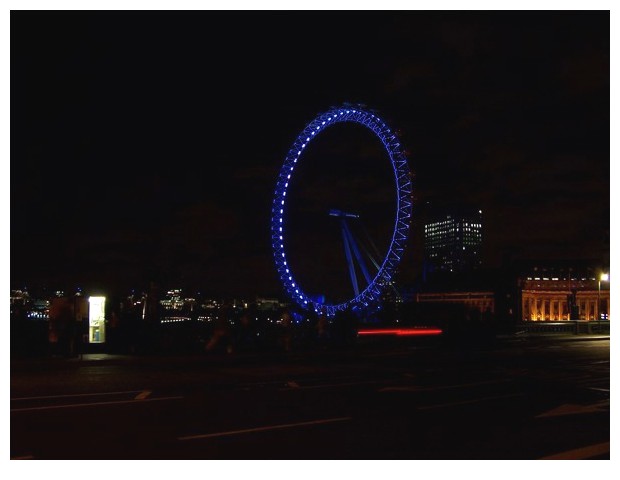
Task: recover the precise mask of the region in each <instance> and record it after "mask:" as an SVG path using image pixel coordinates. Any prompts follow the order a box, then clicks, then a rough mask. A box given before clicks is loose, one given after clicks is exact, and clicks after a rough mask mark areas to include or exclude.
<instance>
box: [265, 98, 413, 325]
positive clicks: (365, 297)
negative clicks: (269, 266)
mask: <svg viewBox="0 0 620 480" xmlns="http://www.w3.org/2000/svg"><path fill="white" fill-rule="evenodd" d="M345 113H347V114H351V115H349V116H347V118H346V119H342V121H344V122H354V123H358V124H361V125H363V126H365V127H367V128H368V129H370V130H371V131H372V132H373V133H374V134H375V135H376V136H377V137H378V139H379V140H380V141H381V143H382V144H383V145H384V148H385V149H386V151H387V153H388V155H389V158H390V161H391V163H392V167H393V170H394V176H395V180H396V181H395V186H396V190H397V192H396V193H397V208H396V218H395V223H394V231H393V234H392V240H391V244H390V246H389V249H388V252H387V254H386V255H385V258H384V259H383V263H382V265H381V267H380V268H379V272H378V273H377V275H376V276H375V278H374V279H373V280H372V281H371V282H370V284H369V285H368V286H367V287H366V289H365V290H364V291H362V292H361V294H358V295H357V296H356V297H354V298H353V299H351V300H349V301H347V302H344V303H341V304H338V305H327V304H326V303H325V301H324V300H323V302H321V303H315V302H308V301H307V300H305V298H306V297H305V294H304V293H303V292H302V291H301V290H300V289H299V287H298V286H297V285H296V284H295V283H293V280H292V276H291V275H289V273H290V272H289V270H288V268H286V276H281V277H280V278H281V280H282V282H283V283H284V286H285V290H286V291H287V292H289V295H290V296H291V298H292V300H293V301H294V302H296V303H298V305H300V306H302V307H303V308H312V309H314V310H316V311H317V313H319V312H320V311H321V310H323V309H325V310H324V311H326V313H327V315H328V316H329V317H330V318H331V317H333V316H334V315H335V314H336V312H338V311H344V310H345V309H346V308H347V307H354V308H357V309H362V310H363V309H365V308H364V307H367V306H370V305H371V303H372V304H373V308H374V307H376V306H377V300H378V299H379V297H380V295H381V292H382V290H383V288H385V285H386V284H388V283H389V281H390V279H391V277H392V275H393V273H394V271H395V269H396V267H397V264H398V262H399V261H400V258H401V257H402V254H403V251H404V248H405V244H406V241H407V236H408V234H409V228H410V221H411V210H412V202H411V198H412V193H413V192H412V184H411V181H410V171H409V168H408V165H407V159H406V157H405V155H404V154H403V152H402V151H401V150H400V144H399V142H398V139H397V138H396V136H395V135H394V133H393V131H392V130H391V129H389V128H387V126H386V124H385V122H383V121H382V120H381V118H379V117H378V116H376V115H375V114H374V113H371V112H368V111H364V110H359V109H355V110H344V109H342V108H338V109H334V110H331V111H329V112H326V113H323V114H321V115H319V116H318V117H316V118H315V119H314V120H313V121H312V122H310V123H309V124H308V125H307V126H306V128H305V129H304V130H303V131H302V133H301V134H300V135H299V136H298V138H297V139H296V140H295V142H294V143H293V147H291V149H292V148H298V149H299V148H300V147H299V146H300V145H302V142H304V139H305V142H309V141H310V139H311V138H313V137H314V136H315V134H316V133H317V132H319V131H320V129H321V126H324V125H326V123H327V122H330V123H329V124H330V125H334V124H335V123H336V122H334V123H331V121H332V120H336V119H337V117H338V116H343V115H344V114H345ZM306 146H308V145H307V143H303V146H302V147H301V148H302V149H304V148H305V147H306ZM301 153H302V150H301V149H300V150H297V157H295V156H294V154H293V151H289V153H288V155H287V157H286V160H285V163H284V165H283V166H282V169H281V172H280V176H279V178H281V179H282V180H280V181H279V182H278V184H277V186H276V190H275V195H276V201H277V199H278V198H279V199H280V201H281V205H284V201H285V197H286V189H287V188H288V185H289V182H288V180H290V178H291V175H292V172H293V169H294V167H293V166H292V165H291V164H290V162H293V163H294V164H295V163H296V162H297V160H298V159H299V157H300V156H301ZM289 167H290V168H289ZM284 175H286V179H284ZM276 201H274V204H275V203H276ZM283 213H284V209H283V208H281V209H280V215H278V214H277V212H276V209H275V208H274V209H273V213H272V232H273V234H272V235H275V232H277V231H279V232H282V231H283V230H282V224H283V219H282V215H283ZM278 237H279V238H280V240H281V242H280V243H279V244H277V243H275V242H272V248H273V250H274V253H275V261H276V266H277V267H278V271H282V270H284V269H285V266H286V265H287V262H286V261H285V260H284V257H285V254H284V253H283V250H284V238H283V234H282V235H278ZM278 253H280V254H281V257H280V255H278ZM280 258H282V260H280ZM287 277H288V279H287ZM293 292H295V293H297V294H298V295H294V294H293ZM297 296H298V297H299V299H297ZM300 300H301V301H300Z"/></svg>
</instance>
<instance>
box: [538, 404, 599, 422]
mask: <svg viewBox="0 0 620 480" xmlns="http://www.w3.org/2000/svg"><path fill="white" fill-rule="evenodd" d="M608 408H609V400H602V401H600V402H597V403H593V404H591V405H576V404H573V403H566V404H564V405H560V406H559V407H556V408H552V409H551V410H549V411H547V412H545V413H541V414H540V415H536V417H535V418H543V417H559V416H561V415H577V414H580V413H597V412H605V411H608V410H607V409H608Z"/></svg>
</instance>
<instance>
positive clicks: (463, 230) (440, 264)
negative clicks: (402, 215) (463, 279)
mask: <svg viewBox="0 0 620 480" xmlns="http://www.w3.org/2000/svg"><path fill="white" fill-rule="evenodd" d="M481 250H482V210H480V209H472V208H454V209H441V210H435V211H433V212H431V213H429V215H428V216H427V221H426V222H425V224H424V256H425V273H428V272H434V271H444V272H462V271H464V270H470V269H475V268H478V267H480V265H481V263H482V261H481V258H482V255H481V254H482V252H481Z"/></svg>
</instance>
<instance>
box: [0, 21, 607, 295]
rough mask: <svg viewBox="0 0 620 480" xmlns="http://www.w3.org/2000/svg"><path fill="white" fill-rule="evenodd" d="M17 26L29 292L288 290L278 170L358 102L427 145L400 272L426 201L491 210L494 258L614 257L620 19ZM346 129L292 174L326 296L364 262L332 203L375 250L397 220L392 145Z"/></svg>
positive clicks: (303, 249)
mask: <svg viewBox="0 0 620 480" xmlns="http://www.w3.org/2000/svg"><path fill="white" fill-rule="evenodd" d="M10 20H11V22H10V26H11V48H10V54H11V57H10V67H11V70H10V75H11V78H10V80H11V92H10V93H11V125H10V126H11V129H10V140H11V158H10V283H11V287H12V288H21V287H24V286H26V287H29V288H38V287H42V286H47V287H48V288H65V289H67V290H71V289H73V288H76V287H81V288H83V289H86V290H95V289H98V290H102V291H104V292H109V293H122V292H124V291H128V290H129V289H131V288H136V289H143V288H145V287H146V286H147V285H148V284H149V282H150V281H155V282H157V283H158V284H160V285H162V286H163V287H164V288H172V287H176V286H178V287H182V288H185V289H187V290H199V291H201V292H209V293H212V294H214V295H227V296H249V297H251V296H254V295H280V294H281V293H282V291H281V288H280V285H279V282H278V279H277V277H276V272H275V267H274V266H273V262H272V253H271V245H270V230H269V220H270V215H271V202H272V195H273V188H274V186H275V182H276V178H277V175H278V172H279V169H280V167H281V164H282V163H283V161H284V157H285V155H286V153H287V151H288V149H289V148H290V146H291V144H292V142H293V141H294V140H295V138H296V136H297V135H298V133H299V132H301V130H302V129H303V128H304V127H305V125H306V124H307V123H308V122H310V121H311V120H312V119H313V118H314V117H316V116H317V115H318V114H320V113H322V112H324V111H326V110H327V109H329V108H330V107H331V106H337V105H341V104H343V103H344V102H351V103H363V104H365V105H367V106H368V108H372V109H375V110H376V111H377V112H379V114H380V115H381V116H383V117H384V118H385V119H386V120H387V121H388V123H390V125H391V126H393V127H394V128H396V129H398V130H400V132H401V138H402V141H403V143H404V145H405V146H406V147H407V149H408V150H409V152H410V157H409V160H410V167H411V169H412V170H413V172H414V174H415V177H414V195H415V202H416V203H415V206H414V222H413V234H412V236H411V240H410V242H409V243H410V244H409V247H408V250H407V255H406V257H405V259H404V262H403V264H402V265H401V269H400V274H401V275H402V278H403V279H404V281H413V280H414V279H415V278H416V277H417V275H418V274H419V268H420V258H421V254H422V244H421V235H420V232H421V227H422V225H421V223H420V221H421V216H420V212H421V209H422V205H424V204H425V202H429V201H430V202H437V201H441V202H444V203H445V202H452V203H467V204H473V205H475V206H478V207H479V208H481V209H482V210H483V215H484V242H485V244H484V250H483V261H484V264H485V265H486V266H489V267H492V266H497V265H499V264H500V262H501V261H502V259H503V258H505V256H506V254H510V255H512V256H513V257H517V258H536V259H547V258H548V259H595V260H597V261H603V262H608V261H609V248H610V247H609V237H610V230H609V229H610V133H609V132H610V71H609V64H610V60H609V58H610V57H609V56H610V23H609V22H610V16H609V12H607V11H599V12H596V11H583V12H579V11H571V12H562V11H548V12H545V11H535V12H526V11H504V12H479V11H463V12H450V11H443V12H431V11H347V10H344V11H153V12H148V11H134V12H132V11H119V12H113V11H84V12H70V11H50V12H37V11H12V12H11V16H10ZM332 128H333V130H331V129H328V130H327V131H326V132H325V134H323V135H322V136H320V137H319V138H317V141H316V143H313V144H312V148H311V149H310V150H309V151H308V155H307V157H302V161H301V162H300V167H299V170H297V171H296V173H295V178H294V181H295V183H294V184H293V185H292V187H291V195H292V196H293V199H294V201H293V200H291V201H292V205H295V208H294V209H293V210H292V212H293V211H294V212H295V215H294V216H293V215H292V213H291V220H290V225H291V227H290V228H291V240H290V242H291V243H290V250H291V252H290V255H291V262H292V263H293V264H294V265H297V268H298V275H299V276H300V278H301V279H303V280H304V282H307V284H308V285H310V284H313V287H312V288H313V289H314V288H316V289H321V288H325V289H326V290H329V289H333V288H337V286H338V285H339V284H340V283H341V281H340V280H339V279H338V278H339V277H338V274H337V272H345V271H346V270H345V269H346V266H345V265H344V264H338V260H337V259H336V257H335V256H334V255H335V254H334V253H333V252H334V251H335V250H334V248H336V247H334V246H333V242H335V241H336V240H337V238H335V239H334V238H331V237H330V235H332V234H331V233H330V231H329V225H328V223H329V220H328V219H327V216H323V213H324V212H325V210H326V209H328V208H330V207H331V206H332V205H333V206H334V207H339V208H342V209H347V208H348V209H353V210H356V209H357V210H356V211H359V212H363V215H364V218H365V220H367V222H368V225H369V227H368V228H369V230H370V231H371V232H372V234H373V235H375V236H376V239H377V243H378V244H382V242H383V243H384V242H385V238H386V235H388V236H389V228H390V223H389V222H390V221H391V220H392V218H393V211H392V207H391V205H390V202H391V201H393V196H394V193H393V191H392V187H393V184H391V183H390V182H393V179H392V178H391V177H390V170H389V169H390V166H389V162H388V160H386V157H385V153H384V152H383V151H382V149H381V148H380V145H378V144H377V142H378V140H377V139H376V138H375V137H373V135H372V134H370V133H369V132H368V131H366V130H364V129H363V128H362V127H359V126H356V125H350V124H348V125H340V126H338V127H332ZM294 202H296V203H294ZM386 225H387V232H388V233H387V234H386ZM332 226H333V225H332ZM332 236H333V235H332ZM329 242H332V243H329ZM337 248H338V252H339V253H340V251H341V249H342V248H341V246H338V247H337ZM330 249H332V250H330ZM293 260H294V261H293ZM321 282H324V283H323V284H322V285H321ZM302 283H303V282H302Z"/></svg>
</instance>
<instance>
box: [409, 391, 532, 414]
mask: <svg viewBox="0 0 620 480" xmlns="http://www.w3.org/2000/svg"><path fill="white" fill-rule="evenodd" d="M524 395H525V394H523V393H512V394H510V395H497V396H495V397H484V398H474V399H473V400H464V401H462V402H453V403H442V404H439V405H427V406H425V407H418V410H432V409H434V408H447V407H457V406H459V405H469V404H472V403H480V402H486V401H487V400H500V399H504V398H513V397H523V396H524Z"/></svg>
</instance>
